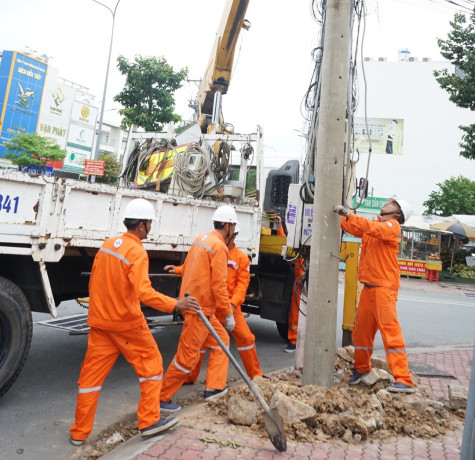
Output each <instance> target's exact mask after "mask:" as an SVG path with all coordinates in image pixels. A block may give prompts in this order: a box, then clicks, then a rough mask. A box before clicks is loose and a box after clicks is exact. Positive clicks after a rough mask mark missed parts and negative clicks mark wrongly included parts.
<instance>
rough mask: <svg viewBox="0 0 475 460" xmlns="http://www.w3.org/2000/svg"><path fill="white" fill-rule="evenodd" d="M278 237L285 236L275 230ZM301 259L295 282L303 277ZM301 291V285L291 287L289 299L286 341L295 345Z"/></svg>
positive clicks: (282, 230) (300, 259)
mask: <svg viewBox="0 0 475 460" xmlns="http://www.w3.org/2000/svg"><path fill="white" fill-rule="evenodd" d="M277 235H278V236H286V235H285V232H284V229H283V228H282V227H281V228H278V229H277ZM303 263H304V262H303V258H302V257H299V258H298V259H297V260H296V261H295V275H294V279H295V280H297V279H298V278H300V277H301V276H302V275H303V271H304V267H303ZM301 291H302V288H301V285H299V286H297V287H295V286H293V287H292V297H291V298H290V312H289V329H288V332H287V340H288V341H289V343H291V344H293V345H296V344H297V332H298V327H299V306H300V293H301Z"/></svg>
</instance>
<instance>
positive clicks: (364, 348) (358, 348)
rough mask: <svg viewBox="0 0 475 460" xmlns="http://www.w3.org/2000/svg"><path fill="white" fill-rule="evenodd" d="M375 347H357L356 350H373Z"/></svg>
mask: <svg viewBox="0 0 475 460" xmlns="http://www.w3.org/2000/svg"><path fill="white" fill-rule="evenodd" d="M372 349H373V347H355V350H372Z"/></svg>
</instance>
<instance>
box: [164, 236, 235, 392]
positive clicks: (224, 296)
mask: <svg viewBox="0 0 475 460" xmlns="http://www.w3.org/2000/svg"><path fill="white" fill-rule="evenodd" d="M227 261H228V248H227V247H226V244H225V243H224V239H223V237H222V236H221V234H220V233H219V232H217V231H216V230H213V231H212V232H209V233H204V234H202V235H198V237H197V238H196V239H195V241H194V242H193V244H192V246H191V249H190V251H189V252H188V255H187V256H186V259H185V263H184V264H183V270H182V273H183V278H182V282H181V289H180V297H181V296H184V295H185V293H186V292H189V293H190V294H191V295H192V296H194V297H196V299H197V300H198V302H199V304H200V305H201V310H202V311H203V314H204V315H205V316H206V317H207V318H208V320H209V322H210V323H211V325H212V326H213V328H214V329H215V331H216V332H217V333H218V335H219V337H220V338H221V339H222V341H223V342H224V344H225V345H226V346H227V347H229V335H228V333H227V332H226V330H225V329H224V327H223V325H222V324H221V323H220V322H219V320H218V319H217V318H216V315H215V311H216V310H221V311H222V312H224V314H225V315H231V314H232V309H231V304H230V302H229V297H228V291H227V287H226V276H227ZM183 318H184V323H183V330H182V332H181V335H180V340H179V342H178V348H177V352H176V354H175V356H174V357H173V360H172V362H171V363H170V365H169V366H168V369H167V371H166V372H165V377H164V379H163V385H162V391H161V394H160V400H161V401H169V400H170V399H171V397H172V396H173V395H174V394H175V393H176V391H177V390H178V389H179V388H180V387H181V385H182V384H183V383H184V382H185V381H186V379H187V377H188V375H189V374H191V372H192V371H193V370H194V369H195V367H196V365H197V363H198V361H199V359H200V350H201V349H202V348H213V347H216V346H218V344H217V342H216V340H215V339H214V338H213V336H212V335H211V333H210V332H209V331H208V329H207V327H206V326H205V324H204V323H203V321H201V319H200V317H199V316H198V314H197V313H195V312H190V311H185V312H183ZM228 364H229V359H228V357H227V356H226V354H225V353H224V351H223V350H221V348H219V349H218V348H216V349H215V350H213V353H212V354H210V357H209V359H208V366H207V373H206V387H207V388H210V389H214V390H223V389H224V388H225V387H226V379H227V375H228Z"/></svg>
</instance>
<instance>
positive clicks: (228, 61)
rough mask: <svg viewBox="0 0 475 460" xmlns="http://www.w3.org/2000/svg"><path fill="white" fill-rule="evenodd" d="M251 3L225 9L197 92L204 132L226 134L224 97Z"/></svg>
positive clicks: (235, 0)
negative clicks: (222, 107) (222, 101)
mask: <svg viewBox="0 0 475 460" xmlns="http://www.w3.org/2000/svg"><path fill="white" fill-rule="evenodd" d="M249 1H250V0H228V1H227V2H226V5H225V7H224V11H223V15H222V17H221V23H220V25H219V29H218V32H217V34H216V40H215V44H214V46H213V49H212V51H211V57H210V60H209V63H208V66H207V67H206V72H205V74H204V77H203V80H202V81H201V84H200V89H199V92H198V124H199V125H200V127H201V132H203V133H212V132H218V133H219V132H223V131H225V126H224V123H223V115H222V110H221V98H222V95H223V94H226V92H227V91H228V88H229V84H230V82H231V74H232V69H233V61H234V51H235V49H236V44H237V40H238V38H239V34H240V32H241V29H246V30H248V29H249V27H250V23H249V21H247V20H246V19H244V16H245V14H246V10H247V7H248V5H249Z"/></svg>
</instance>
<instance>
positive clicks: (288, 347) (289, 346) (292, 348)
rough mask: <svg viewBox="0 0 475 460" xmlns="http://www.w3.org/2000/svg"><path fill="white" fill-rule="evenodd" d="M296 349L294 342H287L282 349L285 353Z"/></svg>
mask: <svg viewBox="0 0 475 460" xmlns="http://www.w3.org/2000/svg"><path fill="white" fill-rule="evenodd" d="M296 349H297V345H295V344H294V343H289V344H288V345H287V346H286V347H285V348H284V351H285V352H286V353H293V352H294V351H295V350H296Z"/></svg>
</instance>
